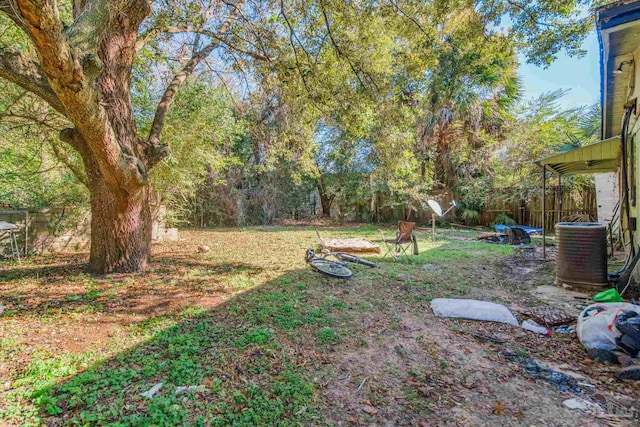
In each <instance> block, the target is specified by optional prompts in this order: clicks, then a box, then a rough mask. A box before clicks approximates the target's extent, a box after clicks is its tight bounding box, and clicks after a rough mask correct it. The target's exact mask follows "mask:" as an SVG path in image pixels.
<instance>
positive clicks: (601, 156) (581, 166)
mask: <svg viewBox="0 0 640 427" xmlns="http://www.w3.org/2000/svg"><path fill="white" fill-rule="evenodd" d="M619 153H620V137H619V136H615V137H613V138H609V139H605V140H603V141H600V142H596V143H595V144H590V145H585V146H584V147H580V148H576V149H574V150H570V151H566V152H564V153H558V154H554V155H553V156H550V157H546V158H544V159H540V160H537V161H536V164H538V165H539V166H546V167H547V168H549V169H551V170H552V171H554V172H555V173H557V174H558V175H577V174H591V173H605V172H615V171H616V170H617V169H618V164H619V160H618V155H619Z"/></svg>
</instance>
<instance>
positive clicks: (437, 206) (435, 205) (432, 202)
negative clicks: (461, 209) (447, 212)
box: [427, 200, 442, 216]
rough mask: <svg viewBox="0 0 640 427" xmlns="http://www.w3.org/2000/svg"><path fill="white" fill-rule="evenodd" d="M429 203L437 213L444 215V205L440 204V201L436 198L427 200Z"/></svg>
mask: <svg viewBox="0 0 640 427" xmlns="http://www.w3.org/2000/svg"><path fill="white" fill-rule="evenodd" d="M427 203H428V204H429V207H430V208H431V209H432V210H433V211H434V212H435V213H436V215H438V216H442V207H441V206H440V203H438V202H436V201H435V200H427Z"/></svg>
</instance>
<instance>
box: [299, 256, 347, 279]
mask: <svg viewBox="0 0 640 427" xmlns="http://www.w3.org/2000/svg"><path fill="white" fill-rule="evenodd" d="M309 264H310V265H311V268H313V269H314V270H315V271H317V272H319V273H322V274H326V275H327V276H331V277H337V278H339V279H348V278H350V277H351V276H352V275H353V273H352V272H351V270H349V269H348V268H347V267H345V266H344V265H342V264H339V263H337V262H332V261H329V260H326V259H314V260H311V261H310V262H309Z"/></svg>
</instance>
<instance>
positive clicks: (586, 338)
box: [576, 302, 640, 351]
mask: <svg viewBox="0 0 640 427" xmlns="http://www.w3.org/2000/svg"><path fill="white" fill-rule="evenodd" d="M629 310H631V311H635V312H637V313H640V306H637V305H633V304H628V303H626V302H608V303H598V304H592V305H590V306H589V307H587V308H585V309H584V310H582V313H580V317H578V327H577V328H576V332H577V334H578V339H579V340H580V342H581V343H582V345H583V346H584V348H586V349H587V350H589V349H592V348H597V349H600V350H609V351H613V350H615V349H616V347H617V345H616V338H617V337H619V336H620V332H619V331H618V329H617V328H616V319H617V318H618V315H620V314H621V313H623V312H625V311H629Z"/></svg>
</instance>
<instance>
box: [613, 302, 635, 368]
mask: <svg viewBox="0 0 640 427" xmlns="http://www.w3.org/2000/svg"><path fill="white" fill-rule="evenodd" d="M616 329H617V330H618V331H619V332H620V333H621V334H622V335H621V336H620V337H618V338H617V339H616V344H618V346H619V347H620V348H622V349H623V350H624V351H626V352H627V353H629V355H631V357H635V356H636V355H637V354H638V352H640V316H638V313H637V312H635V311H625V312H623V313H620V314H619V315H618V318H617V319H616Z"/></svg>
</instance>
